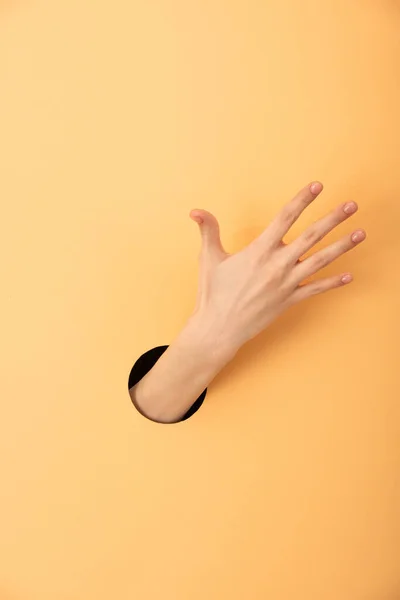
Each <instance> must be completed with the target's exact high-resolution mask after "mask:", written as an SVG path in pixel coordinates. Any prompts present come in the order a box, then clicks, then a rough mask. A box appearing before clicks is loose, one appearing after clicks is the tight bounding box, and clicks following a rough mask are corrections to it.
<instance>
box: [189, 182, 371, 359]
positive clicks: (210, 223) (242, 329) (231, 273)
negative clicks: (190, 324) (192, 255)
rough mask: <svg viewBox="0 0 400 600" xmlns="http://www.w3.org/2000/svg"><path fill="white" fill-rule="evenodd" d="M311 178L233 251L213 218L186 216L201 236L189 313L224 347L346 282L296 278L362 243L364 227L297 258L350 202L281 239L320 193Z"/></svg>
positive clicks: (343, 276) (345, 278)
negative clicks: (250, 238)
mask: <svg viewBox="0 0 400 600" xmlns="http://www.w3.org/2000/svg"><path fill="white" fill-rule="evenodd" d="M322 187H323V186H322V184H321V183H319V182H314V183H312V184H310V185H307V186H306V187H305V188H303V189H302V190H300V191H299V192H298V194H296V196H295V197H294V198H293V200H291V201H290V202H289V203H288V204H286V206H284V207H283V209H282V210H281V211H280V212H279V214H278V215H277V216H276V217H275V218H274V219H273V220H272V222H271V223H270V224H269V225H268V227H267V228H266V229H265V230H264V231H263V232H262V234H261V235H260V236H259V237H258V238H256V239H255V240H254V241H253V242H251V243H250V244H249V245H248V246H247V247H246V248H244V249H243V250H241V251H240V252H237V253H236V254H233V255H231V254H228V253H227V252H226V251H225V250H224V248H223V246H222V244H221V239H220V233H219V225H218V221H217V219H216V218H215V217H214V215H212V214H211V213H209V212H208V211H206V210H201V209H193V210H192V211H191V212H190V217H191V218H192V219H193V220H194V221H196V222H197V223H198V224H199V227H200V233H201V236H202V246H201V252H200V257H199V261H200V274H199V288H198V294H197V303H196V307H195V310H194V316H197V315H203V318H202V319H201V320H202V322H203V323H204V322H207V323H209V326H210V327H212V328H215V330H216V331H217V332H218V338H219V339H221V340H223V343H224V344H226V345H227V346H232V347H233V348H236V349H238V348H239V347H240V346H241V345H243V344H244V343H245V342H247V341H248V340H250V339H251V338H253V337H255V336H256V335H257V334H258V333H260V332H261V331H263V330H264V329H265V328H266V327H267V326H268V325H269V324H270V323H271V321H273V320H274V319H275V318H276V317H277V316H278V315H279V314H281V313H282V312H283V311H284V310H285V309H286V308H288V307H289V306H292V305H293V304H296V303H298V302H300V301H301V300H304V299H305V298H308V297H310V296H312V295H315V294H320V293H322V292H326V291H328V290H332V289H334V288H337V287H340V286H343V285H345V284H347V283H350V282H351V281H352V279H353V278H352V275H351V274H350V273H339V274H338V275H334V276H333V277H327V278H325V279H319V280H317V281H314V282H312V283H308V284H306V285H301V284H302V282H303V281H304V280H305V279H307V278H308V277H309V276H311V275H314V274H315V273H317V272H318V271H320V270H321V269H322V268H323V267H325V266H326V265H328V264H329V263H331V262H332V261H334V260H335V259H336V258H338V257H339V256H341V255H342V254H344V253H345V252H347V251H348V250H351V249H352V248H354V247H355V246H356V245H357V244H359V243H360V242H362V241H363V240H364V239H365V237H366V234H365V231H364V230H362V229H357V230H355V231H354V232H353V233H352V234H351V235H346V236H344V237H343V238H341V239H339V240H338V241H336V242H333V243H332V244H331V245H330V246H328V247H326V248H324V249H323V250H319V251H318V252H315V253H314V254H313V255H311V256H310V257H308V258H306V259H305V260H301V257H302V256H303V255H304V254H305V253H306V252H307V251H308V250H310V249H311V248H313V246H314V245H315V244H316V243H317V242H319V241H320V240H321V239H322V238H324V237H325V236H326V235H327V234H328V233H329V232H330V231H332V230H333V229H334V228H335V227H336V226H337V225H339V224H340V223H342V222H343V221H345V220H346V219H348V218H349V217H350V216H351V215H353V214H354V213H355V212H356V211H357V208H358V207H357V204H356V203H355V202H348V203H342V204H340V205H339V206H338V207H336V208H335V209H334V210H333V211H332V212H330V213H329V214H327V215H326V216H325V217H323V218H321V219H320V220H319V221H317V222H315V223H313V224H312V225H310V226H309V227H308V228H307V229H306V230H305V231H304V232H303V233H302V234H301V235H300V236H299V237H298V238H297V239H296V240H294V241H293V242H292V243H290V244H285V243H284V242H283V239H282V238H283V237H284V236H285V235H286V233H287V232H288V230H289V229H290V227H291V226H292V225H293V223H294V222H295V221H296V220H297V219H298V218H299V217H300V215H301V213H302V212H303V210H304V209H305V208H307V206H309V205H310V204H311V203H312V202H313V200H315V198H316V197H317V196H318V195H319V193H320V192H321V191H322Z"/></svg>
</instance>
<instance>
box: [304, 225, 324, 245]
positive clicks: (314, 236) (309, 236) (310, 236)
mask: <svg viewBox="0 0 400 600" xmlns="http://www.w3.org/2000/svg"><path fill="white" fill-rule="evenodd" d="M320 240H321V235H320V233H319V232H318V230H317V229H316V228H315V227H313V228H311V229H308V230H307V231H305V232H304V241H305V242H306V243H307V244H312V245H314V244H316V243H317V242H319V241H320Z"/></svg>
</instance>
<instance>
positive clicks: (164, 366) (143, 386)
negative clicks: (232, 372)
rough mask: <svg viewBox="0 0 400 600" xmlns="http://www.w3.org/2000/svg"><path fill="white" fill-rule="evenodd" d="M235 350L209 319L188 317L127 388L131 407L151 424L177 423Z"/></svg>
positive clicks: (233, 354)
mask: <svg viewBox="0 0 400 600" xmlns="http://www.w3.org/2000/svg"><path fill="white" fill-rule="evenodd" d="M237 350H238V348H235V347H234V346H233V345H232V344H231V343H228V342H227V341H226V340H225V339H224V337H223V335H221V333H218V327H217V326H216V325H215V324H213V322H212V320H210V319H204V318H202V317H200V316H199V315H198V314H194V315H192V316H191V317H190V319H189V320H188V322H187V324H186V325H185V327H184V328H183V329H182V330H181V331H180V333H179V334H178V335H177V337H176V338H175V339H174V340H173V342H172V343H171V344H170V345H169V347H168V348H167V349H166V351H165V352H164V353H163V354H162V356H161V357H160V358H159V359H158V361H157V362H156V364H155V365H154V366H153V367H152V368H151V370H150V371H149V372H148V373H147V374H146V375H145V376H144V377H143V378H142V379H141V380H140V381H139V382H138V383H137V384H136V385H135V386H134V387H132V388H131V390H130V394H131V398H132V401H133V403H134V405H135V406H136V407H137V409H138V410H139V411H140V412H141V413H142V414H144V415H145V416H147V417H148V418H150V419H152V420H154V421H158V422H161V423H173V422H176V421H179V420H180V419H181V418H182V417H183V415H184V414H185V413H186V412H187V411H188V410H189V408H190V407H191V406H192V404H193V403H194V402H195V400H196V399H197V398H198V397H199V396H200V395H201V393H202V392H203V391H204V389H205V388H206V387H208V385H209V384H210V383H211V381H212V380H213V379H214V377H215V376H216V375H217V374H218V373H219V371H221V369H222V368H223V367H224V366H225V365H226V364H227V363H228V362H230V360H232V358H233V357H234V356H235V354H236V352H237Z"/></svg>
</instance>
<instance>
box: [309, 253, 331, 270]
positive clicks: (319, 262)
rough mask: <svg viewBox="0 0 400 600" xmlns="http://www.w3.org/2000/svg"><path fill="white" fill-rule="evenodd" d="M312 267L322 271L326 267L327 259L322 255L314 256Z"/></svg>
mask: <svg viewBox="0 0 400 600" xmlns="http://www.w3.org/2000/svg"><path fill="white" fill-rule="evenodd" d="M313 262H314V267H315V268H317V269H322V268H323V267H326V265H327V264H328V263H329V260H328V257H327V256H326V255H324V254H316V255H315V256H314V260H313Z"/></svg>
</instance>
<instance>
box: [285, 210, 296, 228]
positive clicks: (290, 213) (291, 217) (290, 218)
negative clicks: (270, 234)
mask: <svg viewBox="0 0 400 600" xmlns="http://www.w3.org/2000/svg"><path fill="white" fill-rule="evenodd" d="M295 220H296V213H295V211H294V209H293V208H292V207H290V208H287V209H286V210H284V211H283V214H282V221H283V222H284V224H285V225H286V226H290V225H293V223H294V222H295Z"/></svg>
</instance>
